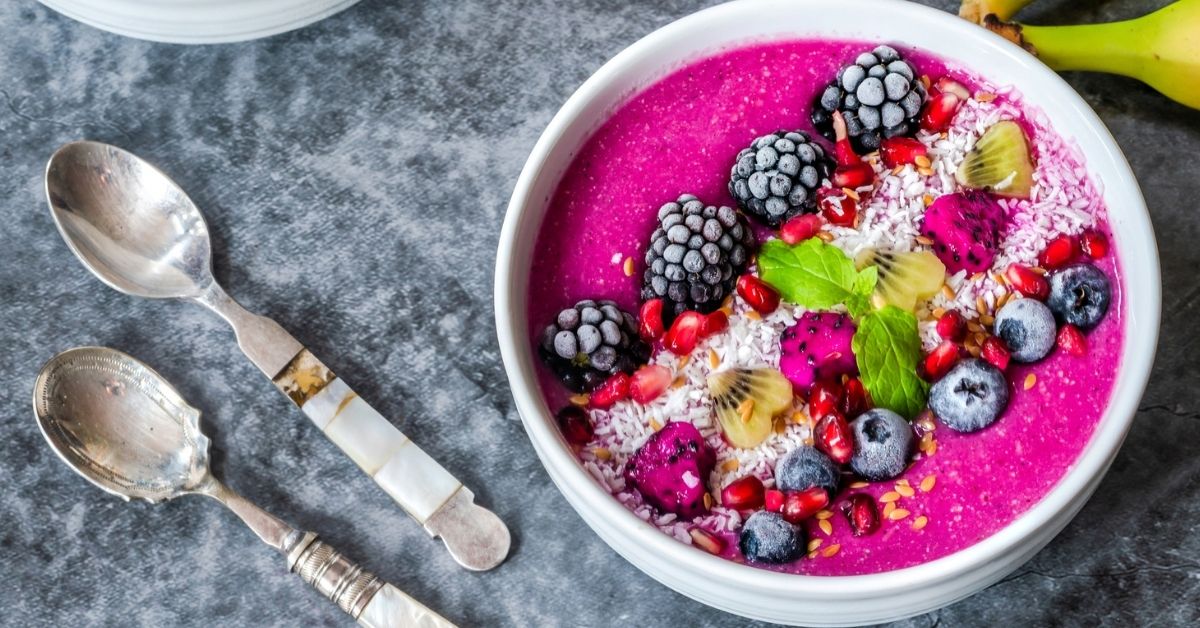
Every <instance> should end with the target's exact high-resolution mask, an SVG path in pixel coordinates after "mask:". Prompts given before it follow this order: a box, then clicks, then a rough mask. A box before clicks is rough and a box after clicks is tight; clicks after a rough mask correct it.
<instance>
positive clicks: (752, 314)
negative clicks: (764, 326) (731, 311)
mask: <svg viewBox="0 0 1200 628" xmlns="http://www.w3.org/2000/svg"><path fill="white" fill-rule="evenodd" d="M742 316H745V317H746V318H748V319H750V320H752V321H759V320H762V314H759V313H758V310H746V313H745V314H742Z"/></svg>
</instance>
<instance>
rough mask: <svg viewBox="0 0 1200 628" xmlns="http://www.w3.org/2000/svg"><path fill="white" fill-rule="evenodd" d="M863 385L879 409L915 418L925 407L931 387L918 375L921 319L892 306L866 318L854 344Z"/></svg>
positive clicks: (861, 319)
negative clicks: (919, 323) (918, 322)
mask: <svg viewBox="0 0 1200 628" xmlns="http://www.w3.org/2000/svg"><path fill="white" fill-rule="evenodd" d="M851 347H852V348H853V349H854V355H855V357H856V360H857V362H858V370H859V372H860V375H861V378H862V382H863V385H864V386H865V387H866V388H867V392H869V393H871V399H872V400H873V401H874V402H875V405H876V406H879V407H882V408H887V409H889V410H892V411H893V412H895V413H897V414H899V415H901V416H903V417H905V418H907V419H912V418H913V417H915V416H916V415H917V413H918V412H920V411H921V410H922V409H923V408H924V407H925V400H926V398H927V397H928V395H929V384H927V383H926V382H925V380H923V379H921V378H920V377H919V376H917V365H918V364H919V363H920V361H921V336H920V334H919V333H918V332H917V318H916V316H913V314H912V312H906V311H904V310H901V309H900V308H897V307H895V306H892V305H889V306H887V307H885V308H883V309H881V310H876V311H874V312H870V313H868V314H865V315H864V316H862V318H860V319H859V321H858V330H857V331H856V332H855V334H854V340H853V341H852V342H851Z"/></svg>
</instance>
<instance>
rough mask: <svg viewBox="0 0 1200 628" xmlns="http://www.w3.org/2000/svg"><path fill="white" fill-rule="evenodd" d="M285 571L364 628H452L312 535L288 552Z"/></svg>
mask: <svg viewBox="0 0 1200 628" xmlns="http://www.w3.org/2000/svg"><path fill="white" fill-rule="evenodd" d="M288 569H289V570H291V571H293V572H295V573H296V574H298V575H299V576H300V579H301V580H304V581H305V582H307V583H308V584H310V585H312V586H313V588H315V589H316V590H318V591H320V592H321V594H322V595H324V596H325V597H327V598H329V599H331V600H333V601H334V602H335V603H336V604H337V605H338V607H340V608H341V609H342V610H344V611H346V612H347V613H349V614H350V616H351V617H354V618H355V619H357V620H358V623H359V625H361V626H366V627H367V628H455V626H454V624H452V623H450V622H449V621H446V619H445V618H444V617H442V616H441V615H438V614H437V613H435V612H434V611H432V610H430V609H429V607H427V606H425V605H424V604H422V603H420V602H418V601H417V600H415V599H413V598H412V596H410V595H408V594H407V593H405V592H403V591H401V590H400V589H397V588H396V587H394V586H392V585H390V584H388V583H386V582H384V581H382V580H380V579H379V578H378V577H376V576H375V575H374V574H372V573H370V572H368V571H365V570H363V569H362V568H361V567H359V566H358V565H356V564H354V563H353V562H351V561H350V560H349V559H347V558H346V557H345V556H342V555H341V554H340V553H338V552H337V551H336V550H334V549H333V548H332V547H330V546H329V545H327V544H326V543H324V542H322V541H320V540H317V537H316V535H315V534H313V533H312V532H308V533H305V534H304V538H303V539H302V540H301V541H300V542H299V543H297V544H296V547H295V548H293V549H292V550H291V551H290V552H288Z"/></svg>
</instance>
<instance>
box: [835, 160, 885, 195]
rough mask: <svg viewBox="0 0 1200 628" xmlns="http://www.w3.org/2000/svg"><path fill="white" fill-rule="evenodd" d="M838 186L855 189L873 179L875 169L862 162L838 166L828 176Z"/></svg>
mask: <svg viewBox="0 0 1200 628" xmlns="http://www.w3.org/2000/svg"><path fill="white" fill-rule="evenodd" d="M830 180H831V181H833V184H834V185H835V186H837V187H839V188H850V189H852V190H853V189H856V188H860V187H862V186H864V185H868V184H870V183H871V182H872V181H874V180H875V171H874V170H872V169H871V166H868V165H867V164H866V163H864V162H861V161H860V162H858V163H855V164H848V165H843V166H838V167H837V169H836V170H834V171H833V177H831V178H830Z"/></svg>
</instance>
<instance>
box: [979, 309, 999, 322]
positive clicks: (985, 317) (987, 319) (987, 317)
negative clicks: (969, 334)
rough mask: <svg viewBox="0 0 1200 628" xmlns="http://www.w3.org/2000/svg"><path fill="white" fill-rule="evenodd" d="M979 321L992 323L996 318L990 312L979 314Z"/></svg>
mask: <svg viewBox="0 0 1200 628" xmlns="http://www.w3.org/2000/svg"><path fill="white" fill-rule="evenodd" d="M997 309H999V308H997ZM979 322H980V323H982V324H984V325H991V324H992V323H994V322H996V318H995V317H994V316H992V315H991V314H981V315H980V316H979Z"/></svg>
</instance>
